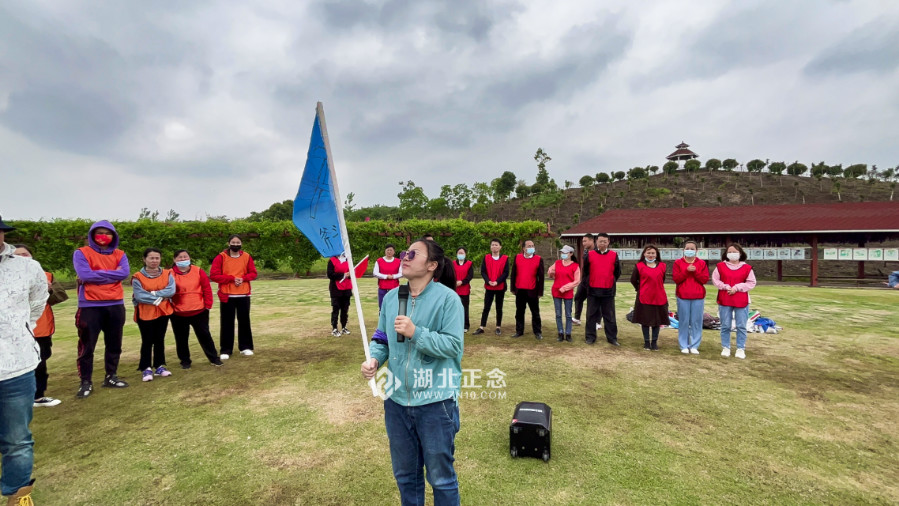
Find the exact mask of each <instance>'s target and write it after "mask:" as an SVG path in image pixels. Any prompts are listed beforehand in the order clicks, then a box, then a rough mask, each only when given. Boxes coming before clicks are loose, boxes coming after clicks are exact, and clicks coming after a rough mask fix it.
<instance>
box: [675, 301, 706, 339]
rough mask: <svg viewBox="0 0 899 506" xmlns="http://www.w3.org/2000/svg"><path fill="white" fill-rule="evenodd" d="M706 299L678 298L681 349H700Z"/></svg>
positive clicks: (678, 326) (678, 335) (678, 327)
mask: <svg viewBox="0 0 899 506" xmlns="http://www.w3.org/2000/svg"><path fill="white" fill-rule="evenodd" d="M704 311H705V299H681V298H680V297H678V298H677V344H678V346H680V349H684V348H693V349H699V344H700V343H702V315H703V312H704Z"/></svg>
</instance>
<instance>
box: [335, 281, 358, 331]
mask: <svg viewBox="0 0 899 506" xmlns="http://www.w3.org/2000/svg"><path fill="white" fill-rule="evenodd" d="M351 298H353V291H352V290H339V291H338V292H337V293H335V294H332V295H331V328H332V329H336V328H337V317H338V316H340V325H341V326H342V327H343V328H346V322H347V320H348V319H349V317H350V316H349V311H350V299H351Z"/></svg>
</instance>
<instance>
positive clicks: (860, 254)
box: [852, 248, 868, 260]
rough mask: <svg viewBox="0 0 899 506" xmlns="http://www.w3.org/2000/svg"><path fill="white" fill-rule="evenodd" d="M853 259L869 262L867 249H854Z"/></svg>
mask: <svg viewBox="0 0 899 506" xmlns="http://www.w3.org/2000/svg"><path fill="white" fill-rule="evenodd" d="M852 259H853V260H867V259H868V249H867V248H853V249H852Z"/></svg>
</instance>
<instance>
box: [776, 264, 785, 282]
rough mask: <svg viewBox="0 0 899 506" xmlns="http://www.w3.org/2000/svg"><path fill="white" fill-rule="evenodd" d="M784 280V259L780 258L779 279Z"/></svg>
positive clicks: (778, 266)
mask: <svg viewBox="0 0 899 506" xmlns="http://www.w3.org/2000/svg"><path fill="white" fill-rule="evenodd" d="M783 280H784V261H783V260H778V261H777V281H783Z"/></svg>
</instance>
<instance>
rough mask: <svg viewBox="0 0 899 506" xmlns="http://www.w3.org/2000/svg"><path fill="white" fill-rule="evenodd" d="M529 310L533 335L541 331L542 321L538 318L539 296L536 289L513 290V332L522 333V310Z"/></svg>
mask: <svg viewBox="0 0 899 506" xmlns="http://www.w3.org/2000/svg"><path fill="white" fill-rule="evenodd" d="M525 308H530V310H531V329H533V331H534V335H537V334H542V333H543V322H542V321H541V320H540V297H538V296H537V290H522V289H521V288H518V289H516V290H515V332H516V333H517V334H524V310H525Z"/></svg>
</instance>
